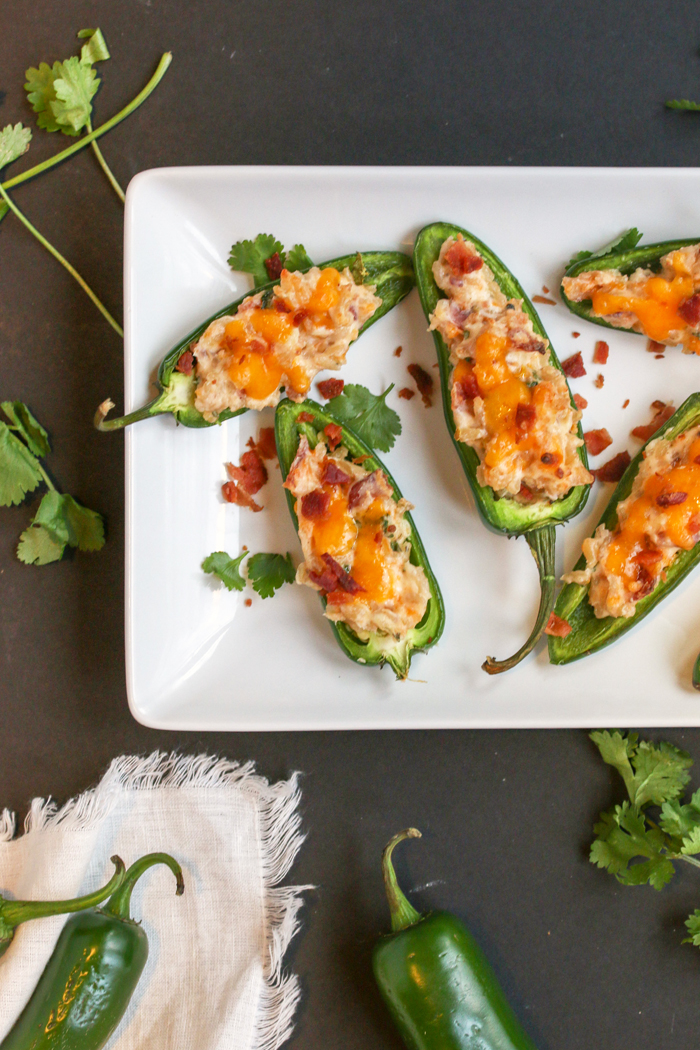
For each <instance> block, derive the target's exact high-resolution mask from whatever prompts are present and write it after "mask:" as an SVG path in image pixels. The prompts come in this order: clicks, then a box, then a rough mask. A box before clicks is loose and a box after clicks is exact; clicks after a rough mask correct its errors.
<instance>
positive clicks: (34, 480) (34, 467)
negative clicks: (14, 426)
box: [0, 422, 42, 507]
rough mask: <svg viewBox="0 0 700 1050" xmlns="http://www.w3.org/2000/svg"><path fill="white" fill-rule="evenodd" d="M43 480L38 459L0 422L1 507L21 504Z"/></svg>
mask: <svg viewBox="0 0 700 1050" xmlns="http://www.w3.org/2000/svg"><path fill="white" fill-rule="evenodd" d="M41 480H42V476H41V471H40V469H39V464H38V462H37V460H36V457H35V456H33V455H32V453H31V452H30V451H29V449H28V448H27V447H26V445H23V444H22V442H21V441H20V440H19V438H18V437H16V436H15V435H14V434H13V433H12V431H11V430H10V428H9V427H8V425H7V423H2V422H0V507H9V506H11V505H12V504H13V503H21V502H22V500H23V499H24V497H25V496H26V494H27V493H28V492H33V491H34V489H35V488H36V487H37V485H38V484H39V483H40V481H41Z"/></svg>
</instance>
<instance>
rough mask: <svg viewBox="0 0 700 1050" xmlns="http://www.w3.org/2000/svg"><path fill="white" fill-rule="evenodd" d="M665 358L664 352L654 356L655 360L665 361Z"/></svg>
mask: <svg viewBox="0 0 700 1050" xmlns="http://www.w3.org/2000/svg"><path fill="white" fill-rule="evenodd" d="M663 359H664V355H663V354H656V356H655V357H654V360H655V361H663Z"/></svg>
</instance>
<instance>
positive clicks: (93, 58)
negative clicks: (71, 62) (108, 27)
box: [78, 29, 110, 66]
mask: <svg viewBox="0 0 700 1050" xmlns="http://www.w3.org/2000/svg"><path fill="white" fill-rule="evenodd" d="M78 39H79V40H85V43H84V44H83V46H82V47H81V49H80V61H81V62H82V63H83V65H85V66H94V64H95V62H106V61H107V59H108V58H109V57H110V54H109V49H108V47H107V41H106V40H105V38H104V37H103V35H102V30H101V29H81V30H80V32H79V33H78Z"/></svg>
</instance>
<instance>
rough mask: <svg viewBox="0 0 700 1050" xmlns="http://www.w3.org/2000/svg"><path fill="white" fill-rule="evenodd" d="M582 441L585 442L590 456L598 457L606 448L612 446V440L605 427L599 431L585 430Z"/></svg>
mask: <svg viewBox="0 0 700 1050" xmlns="http://www.w3.org/2000/svg"><path fill="white" fill-rule="evenodd" d="M583 440H584V441H585V442H586V448H587V449H588V451H589V452H590V454H591V455H592V456H599V455H600V453H601V452H604V451H605V449H606V448H609V447H610V445H612V438H611V437H610V434H609V433H608V431H607V430H606V429H605V427H603V428H602V429H601V430H587V431H586V433H585V434H584V435H583Z"/></svg>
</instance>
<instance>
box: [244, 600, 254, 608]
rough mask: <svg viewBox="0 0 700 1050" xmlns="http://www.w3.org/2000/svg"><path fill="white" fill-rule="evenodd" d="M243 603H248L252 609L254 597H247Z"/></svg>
mask: <svg viewBox="0 0 700 1050" xmlns="http://www.w3.org/2000/svg"><path fill="white" fill-rule="evenodd" d="M243 604H244V605H247V606H248V608H249V609H250V607H251V605H252V604H253V599H252V598H246V600H245V601H244V602H243Z"/></svg>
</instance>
